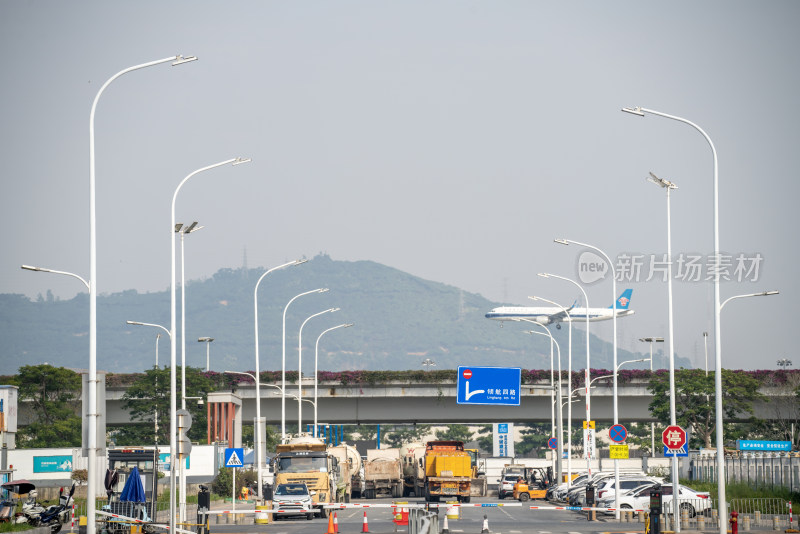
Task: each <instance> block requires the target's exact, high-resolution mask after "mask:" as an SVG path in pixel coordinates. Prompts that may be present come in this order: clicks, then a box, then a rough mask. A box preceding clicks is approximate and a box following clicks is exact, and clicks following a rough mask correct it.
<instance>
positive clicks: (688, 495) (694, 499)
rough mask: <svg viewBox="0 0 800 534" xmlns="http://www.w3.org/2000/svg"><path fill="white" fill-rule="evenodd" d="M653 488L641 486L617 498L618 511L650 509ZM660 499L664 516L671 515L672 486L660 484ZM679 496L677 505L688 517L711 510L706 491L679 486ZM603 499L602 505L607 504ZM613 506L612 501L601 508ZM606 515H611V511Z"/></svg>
mask: <svg viewBox="0 0 800 534" xmlns="http://www.w3.org/2000/svg"><path fill="white" fill-rule="evenodd" d="M651 489H653V486H642V487H641V488H639V489H637V490H634V491H632V492H630V493H628V494H625V495H620V496H619V508H620V510H646V509H649V507H650V490H651ZM661 490H662V499H661V504H662V507H663V510H664V513H665V514H672V513H673V510H672V497H673V495H672V484H662V485H661ZM680 490H681V495H680V501H679V505H680V508H681V510H687V511H688V512H689V517H694V516H695V515H696V514H697V513H705V512H706V510H710V509H711V497H710V495H709V493H708V492H707V491H694V490H693V489H691V488H687V487H686V486H680ZM607 502H608V501H606V500H605V499H603V503H604V504H605V503H607ZM613 506H614V502H613V499H611V502H610V505H608V506H603V507H604V508H612V507H613ZM606 513H610V514H613V513H614V512H613V511H607V512H606Z"/></svg>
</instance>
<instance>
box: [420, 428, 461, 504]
mask: <svg viewBox="0 0 800 534" xmlns="http://www.w3.org/2000/svg"><path fill="white" fill-rule="evenodd" d="M471 486H472V462H471V459H470V455H469V453H468V452H467V451H465V450H464V443H463V442H461V441H429V442H428V443H427V444H426V445H425V500H426V501H429V502H438V501H439V499H440V498H441V497H445V498H450V499H458V500H459V501H461V502H469V501H470V496H471Z"/></svg>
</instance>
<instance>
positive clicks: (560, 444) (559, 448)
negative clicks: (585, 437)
mask: <svg viewBox="0 0 800 534" xmlns="http://www.w3.org/2000/svg"><path fill="white" fill-rule="evenodd" d="M519 320H520V321H524V322H527V323H531V324H535V325H537V326H539V327H541V328H544V329H545V330H546V331H547V333H546V334H545V333H544V332H537V331H535V330H527V332H528V333H529V334H537V335H540V336H550V386H551V387H552V388H553V389H555V388H557V392H556V396H557V397H556V399H553V398H552V396H551V398H550V400H551V401H557V402H558V421H557V423H556V436H557V439H556V477H557V480H558V481H559V484H560V483H561V457H562V456H563V450H564V423H563V421H562V419H563V417H564V412H563V409H562V402H563V401H562V389H563V388H562V386H561V346H560V345H559V344H558V341H556V340H555V338H553V333H552V332H551V331H550V329H549V328H547V327H546V326H545V325H543V324H540V323H537V322H536V321H531V320H530V319H522V318H521V319H519ZM553 344H555V346H556V350H557V351H558V386H556V385H555V382H554V380H553V367H554V365H553Z"/></svg>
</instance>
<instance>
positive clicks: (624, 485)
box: [595, 475, 664, 500]
mask: <svg viewBox="0 0 800 534" xmlns="http://www.w3.org/2000/svg"><path fill="white" fill-rule="evenodd" d="M616 482H617V481H616V479H615V478H614V477H609V478H607V479H605V480H603V481H602V482H600V483H599V484H598V485H597V490H596V491H595V499H598V500H599V499H602V498H604V497H610V498H611V499H612V500H613V499H614V495H615V494H616ZM663 482H664V481H663V480H662V479H660V478H657V477H650V476H629V475H625V476H620V478H619V486H620V491H621V493H620V495H622V494H625V493H627V492H629V491H630V490H634V489H636V488H638V487H640V486H652V485H653V484H662V483H663Z"/></svg>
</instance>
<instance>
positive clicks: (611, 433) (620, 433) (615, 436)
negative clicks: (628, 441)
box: [608, 425, 628, 443]
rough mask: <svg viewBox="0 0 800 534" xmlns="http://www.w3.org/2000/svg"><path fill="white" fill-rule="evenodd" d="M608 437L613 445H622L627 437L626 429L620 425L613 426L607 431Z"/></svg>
mask: <svg viewBox="0 0 800 534" xmlns="http://www.w3.org/2000/svg"><path fill="white" fill-rule="evenodd" d="M608 437H609V438H610V439H611V441H613V442H614V443H622V442H623V441H625V438H627V437H628V429H627V428H625V427H624V426H622V425H614V426H612V427H611V428H609V429H608Z"/></svg>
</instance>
